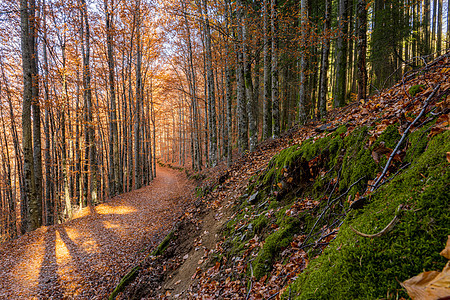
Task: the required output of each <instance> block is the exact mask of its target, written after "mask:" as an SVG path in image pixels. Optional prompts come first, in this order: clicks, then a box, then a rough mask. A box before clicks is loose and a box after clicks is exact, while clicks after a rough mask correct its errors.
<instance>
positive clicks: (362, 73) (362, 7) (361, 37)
mask: <svg viewBox="0 0 450 300" xmlns="http://www.w3.org/2000/svg"><path fill="white" fill-rule="evenodd" d="M366 6H367V3H366V1H365V0H358V5H357V18H358V22H357V26H358V27H357V34H358V46H357V47H358V48H357V49H358V50H357V52H358V62H357V66H358V76H357V77H358V101H360V100H362V99H365V98H366V95H367V68H366V52H367V35H366V32H367V8H366Z"/></svg>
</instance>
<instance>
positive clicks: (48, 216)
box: [42, 0, 55, 226]
mask: <svg viewBox="0 0 450 300" xmlns="http://www.w3.org/2000/svg"><path fill="white" fill-rule="evenodd" d="M42 6H43V7H44V15H43V32H44V43H43V46H42V49H43V51H42V52H43V59H44V61H43V63H44V66H43V67H44V68H43V69H44V82H43V84H44V106H45V115H44V119H45V123H44V135H45V152H44V161H45V163H44V165H45V225H47V226H49V225H53V224H54V222H55V216H54V209H55V207H54V202H53V201H52V200H53V199H52V193H51V191H52V184H51V182H52V173H51V155H50V112H49V110H50V103H49V87H48V82H49V76H48V75H49V70H48V57H47V23H46V17H47V13H46V11H45V0H44V1H43V4H42Z"/></svg>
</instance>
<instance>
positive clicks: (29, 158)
mask: <svg viewBox="0 0 450 300" xmlns="http://www.w3.org/2000/svg"><path fill="white" fill-rule="evenodd" d="M31 12H32V10H30V8H29V7H28V1H27V0H21V1H20V28H21V47H22V68H23V86H24V89H23V102H22V149H23V177H24V193H25V195H24V196H25V197H24V201H23V203H22V206H23V208H24V209H22V226H21V231H22V233H24V232H26V231H31V230H34V229H36V228H38V227H39V226H40V220H39V217H40V214H39V211H38V205H37V203H36V200H37V199H36V185H35V180H34V176H33V172H34V170H33V168H34V163H33V143H32V132H31V102H32V99H33V87H32V86H33V69H32V63H31V61H32V59H33V57H32V56H33V53H32V51H33V49H32V47H31V46H32V44H31V39H32V38H33V37H32V33H30V26H29V18H30V16H29V13H31ZM32 17H34V16H32Z"/></svg>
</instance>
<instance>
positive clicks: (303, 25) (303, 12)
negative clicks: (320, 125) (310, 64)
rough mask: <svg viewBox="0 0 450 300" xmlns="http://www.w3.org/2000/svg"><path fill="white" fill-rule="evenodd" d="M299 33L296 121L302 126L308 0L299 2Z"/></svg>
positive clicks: (305, 84)
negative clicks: (298, 86)
mask: <svg viewBox="0 0 450 300" xmlns="http://www.w3.org/2000/svg"><path fill="white" fill-rule="evenodd" d="M300 3H301V4H300V32H301V40H300V43H301V47H300V48H301V49H300V70H299V72H300V78H299V81H300V83H299V84H300V90H299V92H298V94H299V95H298V98H299V99H298V121H299V123H301V124H303V123H305V122H306V118H307V109H306V106H307V103H306V86H307V80H306V71H307V61H306V53H307V51H308V45H307V41H306V37H307V35H308V32H307V31H308V18H309V16H308V0H301V2H300Z"/></svg>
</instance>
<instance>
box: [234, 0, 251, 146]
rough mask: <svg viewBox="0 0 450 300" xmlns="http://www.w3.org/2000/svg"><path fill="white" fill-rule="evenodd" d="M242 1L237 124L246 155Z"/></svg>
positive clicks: (239, 4)
mask: <svg viewBox="0 0 450 300" xmlns="http://www.w3.org/2000/svg"><path fill="white" fill-rule="evenodd" d="M242 7H243V6H242V1H241V0H238V1H237V7H236V10H237V12H236V24H237V26H236V29H237V33H238V34H237V37H238V41H237V43H236V45H235V47H236V55H237V57H236V59H237V61H236V81H237V83H236V85H237V86H236V94H237V122H238V124H237V125H238V144H239V147H238V148H239V152H240V153H244V151H245V150H247V149H248V118H247V117H248V116H247V105H246V101H245V85H244V84H245V82H244V55H243V49H242V43H243V26H242V19H243V17H242Z"/></svg>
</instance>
